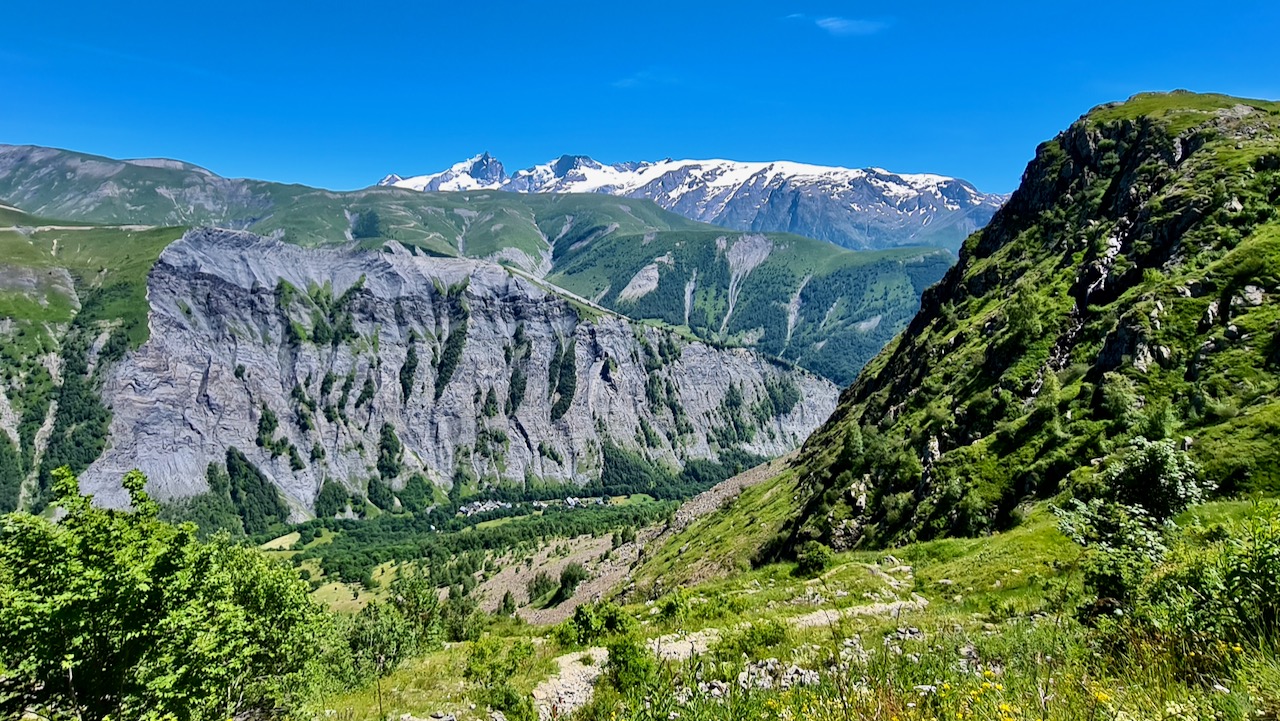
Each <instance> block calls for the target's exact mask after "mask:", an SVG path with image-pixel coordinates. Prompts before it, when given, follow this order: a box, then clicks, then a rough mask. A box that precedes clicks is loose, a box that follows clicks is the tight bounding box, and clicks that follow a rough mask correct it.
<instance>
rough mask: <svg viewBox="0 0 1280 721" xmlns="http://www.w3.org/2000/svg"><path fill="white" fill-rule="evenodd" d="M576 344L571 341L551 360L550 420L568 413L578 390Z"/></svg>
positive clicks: (555, 419) (557, 418) (556, 419)
mask: <svg viewBox="0 0 1280 721" xmlns="http://www.w3.org/2000/svg"><path fill="white" fill-rule="evenodd" d="M577 353H578V344H577V343H575V342H574V341H573V340H572V339H570V340H569V342H568V344H567V345H565V346H564V347H562V348H560V349H559V350H558V351H557V352H556V354H555V356H554V357H553V358H552V360H551V369H550V378H551V381H552V382H551V384H550V386H549V387H550V388H551V389H552V398H553V399H554V402H553V403H552V404H551V420H552V421H558V420H560V419H561V418H563V417H564V414H565V413H568V412H569V406H571V405H572V404H573V395H574V393H575V392H576V391H577V388H578V369H577Z"/></svg>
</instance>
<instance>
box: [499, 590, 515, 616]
mask: <svg viewBox="0 0 1280 721" xmlns="http://www.w3.org/2000/svg"><path fill="white" fill-rule="evenodd" d="M498 615H499V616H503V617H505V618H510V617H511V616H514V615H516V597H515V594H513V593H511V589H507V591H506V592H505V593H503V594H502V602H501V603H499V604H498Z"/></svg>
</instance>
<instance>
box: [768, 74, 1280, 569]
mask: <svg viewBox="0 0 1280 721" xmlns="http://www.w3.org/2000/svg"><path fill="white" fill-rule="evenodd" d="M1278 199H1280V104H1276V103H1266V102H1259V101H1241V100H1236V99H1233V98H1227V97H1223V96H1199V95H1191V94H1186V93H1178V94H1172V95H1144V96H1138V97H1136V98H1134V99H1132V100H1130V101H1129V102H1127V103H1123V104H1119V105H1112V106H1104V107H1101V108H1098V109H1095V110H1094V111H1093V112H1091V113H1089V114H1088V115H1086V116H1084V117H1082V118H1081V119H1080V120H1079V121H1078V122H1077V123H1075V124H1073V125H1072V126H1071V127H1070V128H1069V129H1068V130H1067V131H1065V132H1064V133H1062V134H1061V135H1059V136H1058V137H1057V138H1055V139H1053V140H1051V141H1049V142H1047V143H1044V144H1042V145H1041V146H1040V147H1039V149H1038V150H1037V153H1036V157H1035V160H1033V161H1032V162H1031V164H1030V165H1029V166H1028V168H1027V171H1026V174H1025V175H1024V179H1023V183H1022V186H1021V187H1020V188H1019V189H1018V191H1017V192H1016V193H1015V194H1014V195H1013V198H1012V199H1011V200H1010V202H1009V203H1008V204H1007V205H1006V206H1005V208H1004V209H1003V210H1002V211H1001V212H1000V213H999V214H998V215H997V216H996V218H995V219H994V221H993V222H992V224H991V225H990V226H989V227H988V228H987V229H986V230H984V231H982V232H979V233H976V234H975V235H973V236H972V237H970V238H969V240H967V241H966V242H965V245H964V248H963V251H962V254H961V259H960V262H959V265H957V266H956V267H955V268H953V269H952V270H951V271H950V272H948V274H947V276H946V278H945V279H944V280H943V281H942V282H941V283H940V284H939V285H937V286H935V287H934V288H932V289H930V290H929V291H928V292H927V293H926V294H925V297H924V301H923V308H922V310H921V312H920V314H919V315H917V316H916V318H915V319H914V320H913V321H912V322H911V324H910V326H909V328H908V329H907V330H906V331H905V332H904V333H903V334H902V336H901V337H899V338H898V339H897V340H896V341H895V342H894V343H893V344H892V345H890V346H889V347H888V348H886V350H885V351H884V352H883V353H881V355H880V356H879V357H878V358H877V359H876V360H875V361H873V362H872V363H871V364H870V365H869V366H868V368H867V370H866V371H865V372H864V373H863V374H862V376H861V377H860V378H859V379H858V381H857V382H856V383H855V384H854V385H853V386H852V387H851V388H849V389H848V390H847V391H846V392H845V393H844V395H843V397H842V402H841V405H840V407H839V408H838V409H837V411H836V413H835V414H834V415H833V417H832V419H831V420H830V421H829V422H828V424H827V425H826V426H824V427H823V428H822V429H820V430H819V431H818V432H816V433H815V434H814V435H813V436H812V438H811V439H810V440H809V442H808V443H807V444H806V446H805V449H804V451H803V455H802V462H801V465H800V467H799V468H798V473H799V476H800V478H801V479H802V484H803V486H804V489H805V490H804V493H805V496H806V498H807V505H806V507H805V509H804V511H803V512H801V513H800V514H799V515H798V516H797V518H796V519H795V521H794V522H793V523H792V524H791V525H790V526H789V528H788V530H787V532H786V534H785V543H784V545H783V547H791V548H794V547H795V546H796V544H798V543H800V542H802V541H804V540H805V539H810V538H815V539H821V540H823V541H825V542H829V543H833V544H835V545H837V546H841V547H853V546H862V545H868V544H876V545H879V544H889V543H895V542H903V541H909V540H913V539H924V538H931V537H934V536H939V535H954V534H961V535H966V534H979V533H984V532H988V531H991V530H996V529H1001V528H1007V527H1010V526H1012V525H1014V524H1016V523H1017V521H1018V519H1019V518H1020V517H1021V515H1022V513H1023V510H1022V509H1023V508H1024V504H1027V503H1029V502H1033V501H1034V500H1036V499H1039V498H1046V497H1049V496H1052V495H1054V494H1056V493H1058V492H1060V491H1062V490H1064V489H1066V490H1071V491H1073V492H1074V493H1075V494H1076V495H1077V496H1078V497H1081V498H1092V497H1096V496H1098V495H1100V494H1102V495H1105V494H1107V493H1111V492H1114V490H1115V485H1116V484H1117V483H1119V482H1120V481H1119V480H1118V479H1124V478H1129V477H1130V476H1132V475H1133V473H1135V472H1136V471H1133V469H1134V468H1135V467H1142V466H1141V465H1140V464H1142V463H1146V462H1148V461H1151V458H1150V454H1147V455H1144V454H1145V453H1146V452H1145V451H1142V450H1141V449H1142V448H1145V446H1143V445H1142V443H1141V442H1140V441H1138V439H1140V438H1142V439H1147V440H1155V441H1160V440H1163V439H1168V441H1167V442H1166V443H1164V444H1163V445H1158V446H1156V447H1155V448H1156V450H1155V451H1152V452H1151V453H1155V454H1163V455H1162V458H1163V460H1161V461H1160V462H1161V463H1175V464H1178V463H1182V461H1183V460H1184V459H1185V460H1186V461H1189V462H1190V463H1191V464H1193V466H1194V467H1195V472H1194V473H1193V474H1192V475H1194V476H1195V477H1196V478H1197V479H1198V480H1199V481H1202V482H1207V483H1210V484H1214V485H1216V486H1217V487H1218V489H1219V491H1220V492H1224V493H1231V492H1262V493H1267V494H1274V493H1276V492H1277V491H1280V475H1277V468H1280V450H1277V447H1276V446H1275V445H1274V444H1270V443H1268V442H1267V441H1266V440H1264V439H1267V438H1274V437H1275V433H1276V431H1277V429H1278V425H1277V424H1278V423H1280V405H1278V404H1277V401H1276V397H1277V396H1276V390H1277V381H1280V374H1278V371H1280V350H1278V349H1280V297H1277V293H1280V218H1278V216H1277V200H1278ZM1152 462H1154V461H1152ZM1134 464H1139V465H1138V466H1135V465H1134ZM1152 473H1154V474H1156V475H1157V476H1159V471H1156V470H1153V471H1152ZM1126 474H1128V475H1126Z"/></svg>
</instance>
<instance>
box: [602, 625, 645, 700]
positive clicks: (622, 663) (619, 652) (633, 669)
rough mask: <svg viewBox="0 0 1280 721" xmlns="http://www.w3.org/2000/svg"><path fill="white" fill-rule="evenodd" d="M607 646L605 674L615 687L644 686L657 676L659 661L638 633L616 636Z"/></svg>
mask: <svg viewBox="0 0 1280 721" xmlns="http://www.w3.org/2000/svg"><path fill="white" fill-rule="evenodd" d="M606 648H607V649H608V650H609V662H608V663H607V664H606V665H605V667H604V675H605V678H606V679H607V680H608V682H609V683H610V684H611V685H612V686H613V687H614V688H615V689H631V688H643V687H644V686H646V685H647V684H649V683H651V682H652V681H653V680H654V679H655V677H656V676H657V672H658V664H657V661H656V660H655V659H654V657H653V654H651V653H650V652H649V649H648V648H646V647H645V645H644V642H643V641H641V640H640V639H639V637H637V636H636V635H634V634H625V635H618V636H615V637H614V638H613V639H612V640H610V641H609V643H608V644H607V645H606Z"/></svg>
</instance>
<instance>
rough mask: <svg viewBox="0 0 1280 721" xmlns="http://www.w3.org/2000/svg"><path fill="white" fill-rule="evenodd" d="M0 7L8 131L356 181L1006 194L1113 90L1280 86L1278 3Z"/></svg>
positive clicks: (22, 0) (1, 131)
mask: <svg viewBox="0 0 1280 721" xmlns="http://www.w3.org/2000/svg"><path fill="white" fill-rule="evenodd" d="M5 5H6V7H5V10H4V13H3V17H4V25H5V32H4V39H3V41H0V98H3V110H2V112H0V142H7V143H35V144H41V145H52V146H58V147H65V148H72V149H75V150H82V151H87V152H93V153H98V154H102V155H109V156H115V157H140V156H164V157H174V158H181V159H184V160H189V161H191V162H195V163H198V164H200V165H204V166H206V167H208V168H210V169H212V170H214V171H216V172H218V173H220V174H223V175H228V176H237V177H255V178H264V179H269V180H279V181H287V182H299V183H306V184H309V185H318V186H323V187H330V188H342V189H345V188H355V187H362V186H365V185H368V184H371V183H373V182H375V181H377V180H378V179H379V178H380V177H381V176H382V175H383V174H385V173H388V172H398V173H401V174H409V173H421V172H428V171H433V170H438V169H441V168H443V167H445V166H447V165H449V164H451V163H453V162H456V161H457V160H460V159H462V158H464V157H467V156H470V155H472V154H474V153H477V152H479V151H481V150H488V151H490V152H492V153H493V154H495V155H496V156H497V157H498V158H500V159H501V160H502V161H503V162H504V163H505V164H506V165H507V167H508V168H509V169H515V168H518V167H524V166H526V165H530V164H533V163H536V162H542V161H545V160H548V159H550V158H552V157H554V156H556V155H559V154H561V153H581V154H588V155H592V156H594V157H596V158H599V159H601V160H604V161H619V160H628V159H658V158H662V157H668V156H669V157H726V158H733V159H741V160H766V159H788V160H797V161H803V162H812V163H821V164H832V165H845V166H852V167H862V166H868V165H876V166H882V167H886V168H889V169H891V170H896V171H899V172H939V173H945V174H950V175H957V176H960V177H964V178H967V179H969V180H971V181H973V182H974V183H976V184H977V185H978V186H979V187H981V188H983V189H987V190H993V191H1008V190H1011V189H1013V188H1014V187H1015V186H1016V185H1017V182H1018V179H1019V177H1020V175H1021V173H1022V169H1023V167H1024V165H1025V163H1026V161H1027V160H1028V159H1029V158H1030V157H1031V155H1032V153H1033V151H1034V148H1035V145H1036V144H1037V143H1039V142H1040V141H1042V140H1045V139H1047V138H1049V137H1051V136H1052V135H1053V134H1054V133H1056V132H1057V131H1058V130H1059V129H1061V128H1063V127H1064V126H1065V125H1066V124H1068V123H1069V122H1070V121H1072V120H1073V119H1075V118H1076V117H1077V116H1079V115H1080V114H1081V113H1083V112H1085V111H1086V110H1088V109H1089V108H1090V107H1091V106H1093V105H1095V104H1097V103H1101V102H1105V101H1109V100H1115V99H1123V98H1125V97H1128V96H1129V95H1131V94H1133V93H1135V92H1138V91H1141V90H1169V89H1174V88H1188V89H1192V90H1199V91H1216V92H1226V93H1231V94H1235V95H1244V96H1252V97H1265V98H1273V99H1274V98H1277V97H1280V53H1277V51H1276V49H1275V48H1276V46H1277V36H1278V35H1280V3H1276V2H1274V0H1271V1H1270V2H1255V1H1252V0H1244V1H1239V0H1237V1H1235V2H1219V3H1212V4H1208V5H1206V4H1205V3H1203V2H1197V3H1192V2H1180V1H1179V2H1156V1H1154V0H1148V1H1146V2H1137V1H1134V0H1130V1H1128V2H1124V1H1118V0H1107V1H1106V2H1097V1H1095V0H1078V1H1077V2H1071V3H1042V2H1034V1H1030V2H1029V1H1027V0H1023V1H1021V2H1008V3H991V2H948V3H934V2H915V3H903V2H819V1H815V2H752V1H750V0H728V1H722V0H682V1H681V2H665V1H662V0H655V1H651V2H645V3H612V2H604V1H602V0H592V1H591V2H540V1H539V2H535V1H527V2H478V3H472V2H466V3H459V2H450V3H446V2H427V1H424V0H419V1H417V2H397V1H393V0H385V1H379V0H373V1H370V2H361V3H350V2H343V3H334V2H325V1H318V2H308V3H303V2H289V3H285V2H274V3H273V2H244V1H243V0H229V1H224V2H218V3H212V4H210V3H183V2H171V1H170V2H164V3H159V2H109V3H102V2H81V1H76V0H69V1H67V2H61V3H55V2H47V1H45V0H40V1H37V0H15V2H9V3H5ZM267 6H273V7H267Z"/></svg>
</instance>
